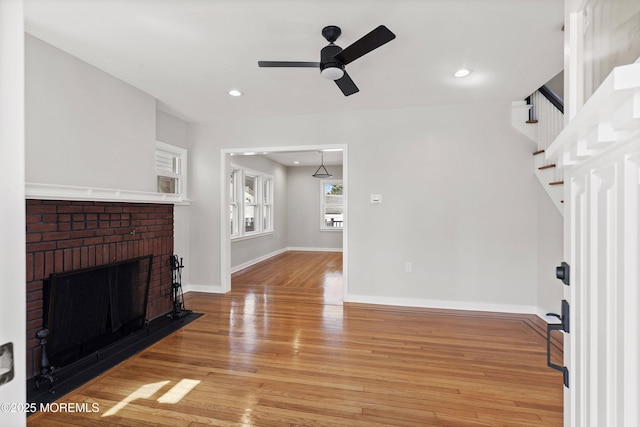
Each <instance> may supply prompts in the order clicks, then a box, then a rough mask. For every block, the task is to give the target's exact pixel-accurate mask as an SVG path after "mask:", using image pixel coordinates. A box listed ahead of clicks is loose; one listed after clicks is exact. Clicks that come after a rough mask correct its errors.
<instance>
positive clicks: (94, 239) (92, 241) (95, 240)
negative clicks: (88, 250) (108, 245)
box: [83, 237, 104, 246]
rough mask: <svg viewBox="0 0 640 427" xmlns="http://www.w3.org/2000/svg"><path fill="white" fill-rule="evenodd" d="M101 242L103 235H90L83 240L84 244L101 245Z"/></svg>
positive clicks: (102, 241)
mask: <svg viewBox="0 0 640 427" xmlns="http://www.w3.org/2000/svg"><path fill="white" fill-rule="evenodd" d="M102 243H104V237H91V238H90V239H84V240H83V244H84V245H85V246H90V245H101V244H102Z"/></svg>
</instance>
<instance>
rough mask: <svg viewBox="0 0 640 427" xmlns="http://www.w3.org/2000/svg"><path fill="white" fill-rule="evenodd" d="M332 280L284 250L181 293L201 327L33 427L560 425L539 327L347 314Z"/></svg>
mask: <svg viewBox="0 0 640 427" xmlns="http://www.w3.org/2000/svg"><path fill="white" fill-rule="evenodd" d="M341 271H342V256H341V254H339V253H317V252H316V253H310V252H287V253H284V254H281V255H279V256H277V257H275V258H273V259H271V260H268V261H265V262H263V263H260V264H258V265H256V266H253V267H250V268H248V269H246V270H243V271H240V272H238V273H236V274H234V275H233V277H232V291H231V292H230V293H228V294H226V295H211V294H188V295H187V296H186V306H187V308H189V309H191V310H193V311H196V312H201V313H204V315H203V316H202V317H200V318H199V319H198V320H196V321H194V322H192V323H190V324H188V325H186V326H185V327H184V328H182V329H180V330H179V331H177V332H175V333H174V334H172V335H171V336H169V337H167V338H165V339H164V340H162V341H160V342H159V343H157V344H155V345H153V346H152V347H150V348H148V349H146V350H144V351H143V352H141V353H139V354H138V355H136V356H134V357H132V358H131V359H129V360H127V361H126V362H124V363H122V364H120V365H118V366H116V367H115V368H113V369H111V370H110V371H108V372H107V373H105V374H104V375H102V376H100V377H98V378H96V379H94V380H93V381H91V382H90V383H88V384H85V385H84V386H82V387H80V388H79V389H77V390H76V391H74V392H72V393H71V394H68V395H66V396H64V397H63V398H61V399H60V401H59V402H65V403H71V404H81V403H83V402H84V403H87V404H88V405H91V404H92V403H96V404H97V406H98V407H99V410H98V411H97V412H87V411H85V412H75V413H72V412H68V411H67V412H65V411H61V412H55V413H54V412H49V413H44V412H41V413H38V414H35V415H33V416H31V417H29V419H28V425H29V426H33V427H35V426H47V427H49V426H93V425H95V426H189V427H196V426H205V425H214V426H411V427H415V426H528V427H531V426H545V427H549V426H561V425H562V409H563V408H562V396H563V385H562V374H560V373H559V372H556V371H553V370H552V369H549V368H547V366H546V341H545V339H544V336H543V333H544V331H545V330H546V329H545V326H544V323H543V322H542V321H541V320H540V319H538V318H537V317H536V316H530V315H512V314H496V313H480V312H464V311H448V310H431V309H411V308H397V307H389V306H370V305H363V304H344V305H343V304H342V291H341V280H342V276H341ZM89 408H90V407H89ZM80 409H83V408H82V407H80Z"/></svg>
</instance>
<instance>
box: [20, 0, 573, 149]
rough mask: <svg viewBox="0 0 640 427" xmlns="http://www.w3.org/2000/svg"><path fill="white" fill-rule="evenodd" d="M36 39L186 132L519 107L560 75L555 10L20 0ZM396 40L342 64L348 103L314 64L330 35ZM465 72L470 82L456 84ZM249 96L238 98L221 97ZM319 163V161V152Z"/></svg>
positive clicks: (545, 1)
mask: <svg viewBox="0 0 640 427" xmlns="http://www.w3.org/2000/svg"><path fill="white" fill-rule="evenodd" d="M24 3H25V16H26V30H27V32H29V33H30V34H32V35H34V36H36V37H38V38H40V39H42V40H45V41H46V42H48V43H50V44H52V45H54V46H57V47H58V48H60V49H62V50H64V51H66V52H69V53H70V54H72V55H74V56H76V57H78V58H80V59H82V60H84V61H86V62H88V63H90V64H93V65H94V66H96V67H98V68H100V69H102V70H104V71H106V72H108V73H110V74H112V75H114V76H116V77H118V78H119V79H121V80H124V81H126V82H128V83H130V84H131V85H133V86H135V87H137V88H139V89H141V90H143V91H145V92H147V93H148V94H150V95H152V96H153V97H155V98H156V99H157V100H158V108H159V109H161V110H163V111H165V112H168V113H170V114H173V115H175V116H177V117H180V118H182V119H183V120H185V121H188V122H203V121H209V120H212V119H218V118H230V117H269V116H273V115H298V114H316V113H323V112H327V111H333V112H336V111H338V112H339V111H353V110H369V109H394V108H410V107H419V106H424V105H433V104H445V103H461V102H482V101H486V100H504V101H505V102H511V101H513V100H516V99H522V98H524V97H525V96H527V95H528V94H530V93H531V92H533V91H534V90H535V89H537V88H538V87H539V86H540V85H541V84H543V83H544V82H546V80H548V79H550V78H552V77H553V76H554V75H556V74H557V73H558V72H559V71H560V70H561V69H562V67H563V56H562V55H563V33H562V31H561V28H562V24H563V22H562V20H563V16H562V15H563V7H564V2H563V0H349V1H344V0H322V1H316V0H306V1H302V0H25V1H24ZM380 24H384V25H386V26H387V27H388V28H389V29H390V30H391V31H393V32H394V33H395V34H396V39H395V40H393V41H391V42H390V43H388V44H386V45H384V46H382V47H380V48H379V49H377V50H375V51H373V52H371V53H369V54H367V55H365V56H364V57H362V58H360V59H358V60H356V61H354V62H353V63H351V64H349V65H348V66H347V70H348V72H349V74H350V76H351V77H352V79H353V80H354V81H355V83H356V84H357V85H358V87H359V88H360V92H359V93H356V94H354V95H351V96H349V97H345V96H344V95H343V94H342V93H341V92H340V90H339V89H338V88H337V87H336V85H335V83H333V82H331V81H327V80H325V79H323V78H322V77H320V75H319V72H318V71H316V70H314V69H310V68H291V69H289V68H258V65H257V62H258V61H259V60H291V61H319V55H320V49H321V48H322V47H324V46H325V45H326V44H327V42H326V40H325V39H324V38H323V37H322V35H321V30H322V28H323V27H325V26H326V25H337V26H339V27H341V29H342V36H341V37H340V38H339V39H338V41H337V42H336V44H338V45H340V46H342V47H343V48H344V47H347V46H348V45H349V44H351V43H352V42H354V41H355V40H357V39H359V38H360V37H362V36H363V35H364V34H366V33H368V32H369V31H371V30H372V29H373V28H375V27H376V26H378V25H380ZM461 67H466V68H470V69H472V70H473V73H472V74H471V75H470V76H469V77H466V78H464V79H457V78H455V77H453V73H454V72H455V71H456V70H457V69H458V68H461ZM232 88H235V89H239V90H241V91H242V92H244V96H242V97H238V98H234V97H231V96H229V95H228V94H227V92H228V90H229V89H232ZM314 154H315V155H316V156H318V154H317V153H314Z"/></svg>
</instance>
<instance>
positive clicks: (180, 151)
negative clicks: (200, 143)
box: [156, 141, 189, 201]
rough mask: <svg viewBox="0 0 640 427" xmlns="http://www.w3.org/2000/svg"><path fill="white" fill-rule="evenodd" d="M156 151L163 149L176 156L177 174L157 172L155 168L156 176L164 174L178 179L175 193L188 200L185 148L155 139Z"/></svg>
mask: <svg viewBox="0 0 640 427" xmlns="http://www.w3.org/2000/svg"><path fill="white" fill-rule="evenodd" d="M158 151H164V152H165V153H169V154H171V155H173V156H175V157H177V158H178V160H179V162H180V168H179V169H180V173H177V174H168V173H162V174H160V173H158V171H157V170H156V177H158V176H166V177H170V178H177V179H178V191H177V194H178V195H180V196H181V198H182V200H185V201H186V200H188V197H187V171H188V170H189V169H188V164H187V150H186V149H185V148H182V147H177V146H175V145H171V144H167V143H166V142H161V141H156V153H157V152H158Z"/></svg>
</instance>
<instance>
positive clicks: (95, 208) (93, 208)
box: [82, 205, 105, 213]
mask: <svg viewBox="0 0 640 427" xmlns="http://www.w3.org/2000/svg"><path fill="white" fill-rule="evenodd" d="M82 210H83V211H84V212H93V213H102V212H104V211H105V208H104V206H95V205H94V206H85V207H84V208H83V209H82Z"/></svg>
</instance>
